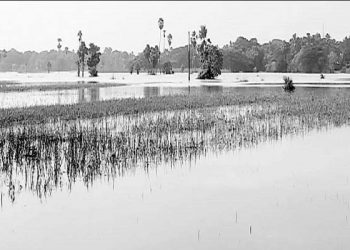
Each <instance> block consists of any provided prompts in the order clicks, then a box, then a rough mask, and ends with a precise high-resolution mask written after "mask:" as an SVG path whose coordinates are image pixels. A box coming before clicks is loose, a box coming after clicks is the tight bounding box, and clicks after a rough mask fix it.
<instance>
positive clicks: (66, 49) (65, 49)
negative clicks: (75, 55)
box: [64, 47, 68, 55]
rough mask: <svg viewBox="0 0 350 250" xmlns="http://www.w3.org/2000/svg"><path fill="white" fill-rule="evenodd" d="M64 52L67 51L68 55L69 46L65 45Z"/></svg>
mask: <svg viewBox="0 0 350 250" xmlns="http://www.w3.org/2000/svg"><path fill="white" fill-rule="evenodd" d="M64 52H65V53H66V55H67V53H68V47H64Z"/></svg>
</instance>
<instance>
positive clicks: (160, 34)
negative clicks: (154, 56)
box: [158, 29, 162, 74]
mask: <svg viewBox="0 0 350 250" xmlns="http://www.w3.org/2000/svg"><path fill="white" fill-rule="evenodd" d="M161 41H162V30H161V29H159V59H158V67H159V74H161V71H160V42H161Z"/></svg>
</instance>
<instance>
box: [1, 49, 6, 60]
mask: <svg viewBox="0 0 350 250" xmlns="http://www.w3.org/2000/svg"><path fill="white" fill-rule="evenodd" d="M6 56H7V52H6V50H5V49H3V50H1V51H0V60H1V59H2V58H5V57H6Z"/></svg>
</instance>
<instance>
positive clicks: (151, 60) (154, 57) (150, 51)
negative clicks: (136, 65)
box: [143, 44, 160, 75]
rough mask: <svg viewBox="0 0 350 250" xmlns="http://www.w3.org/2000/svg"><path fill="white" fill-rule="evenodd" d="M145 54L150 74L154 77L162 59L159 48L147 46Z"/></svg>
mask: <svg viewBox="0 0 350 250" xmlns="http://www.w3.org/2000/svg"><path fill="white" fill-rule="evenodd" d="M143 54H144V57H145V59H146V61H147V64H148V65H149V68H150V69H149V71H148V73H149V74H152V75H154V74H156V72H155V68H156V67H157V64H158V62H159V58H160V51H159V47H158V46H157V45H156V46H155V47H150V46H149V45H148V44H147V45H146V48H145V49H144V50H143Z"/></svg>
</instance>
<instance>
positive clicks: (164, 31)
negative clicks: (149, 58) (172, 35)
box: [159, 30, 166, 52]
mask: <svg viewBox="0 0 350 250" xmlns="http://www.w3.org/2000/svg"><path fill="white" fill-rule="evenodd" d="M165 33H166V30H163V52H164V51H165ZM159 50H160V48H159Z"/></svg>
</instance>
